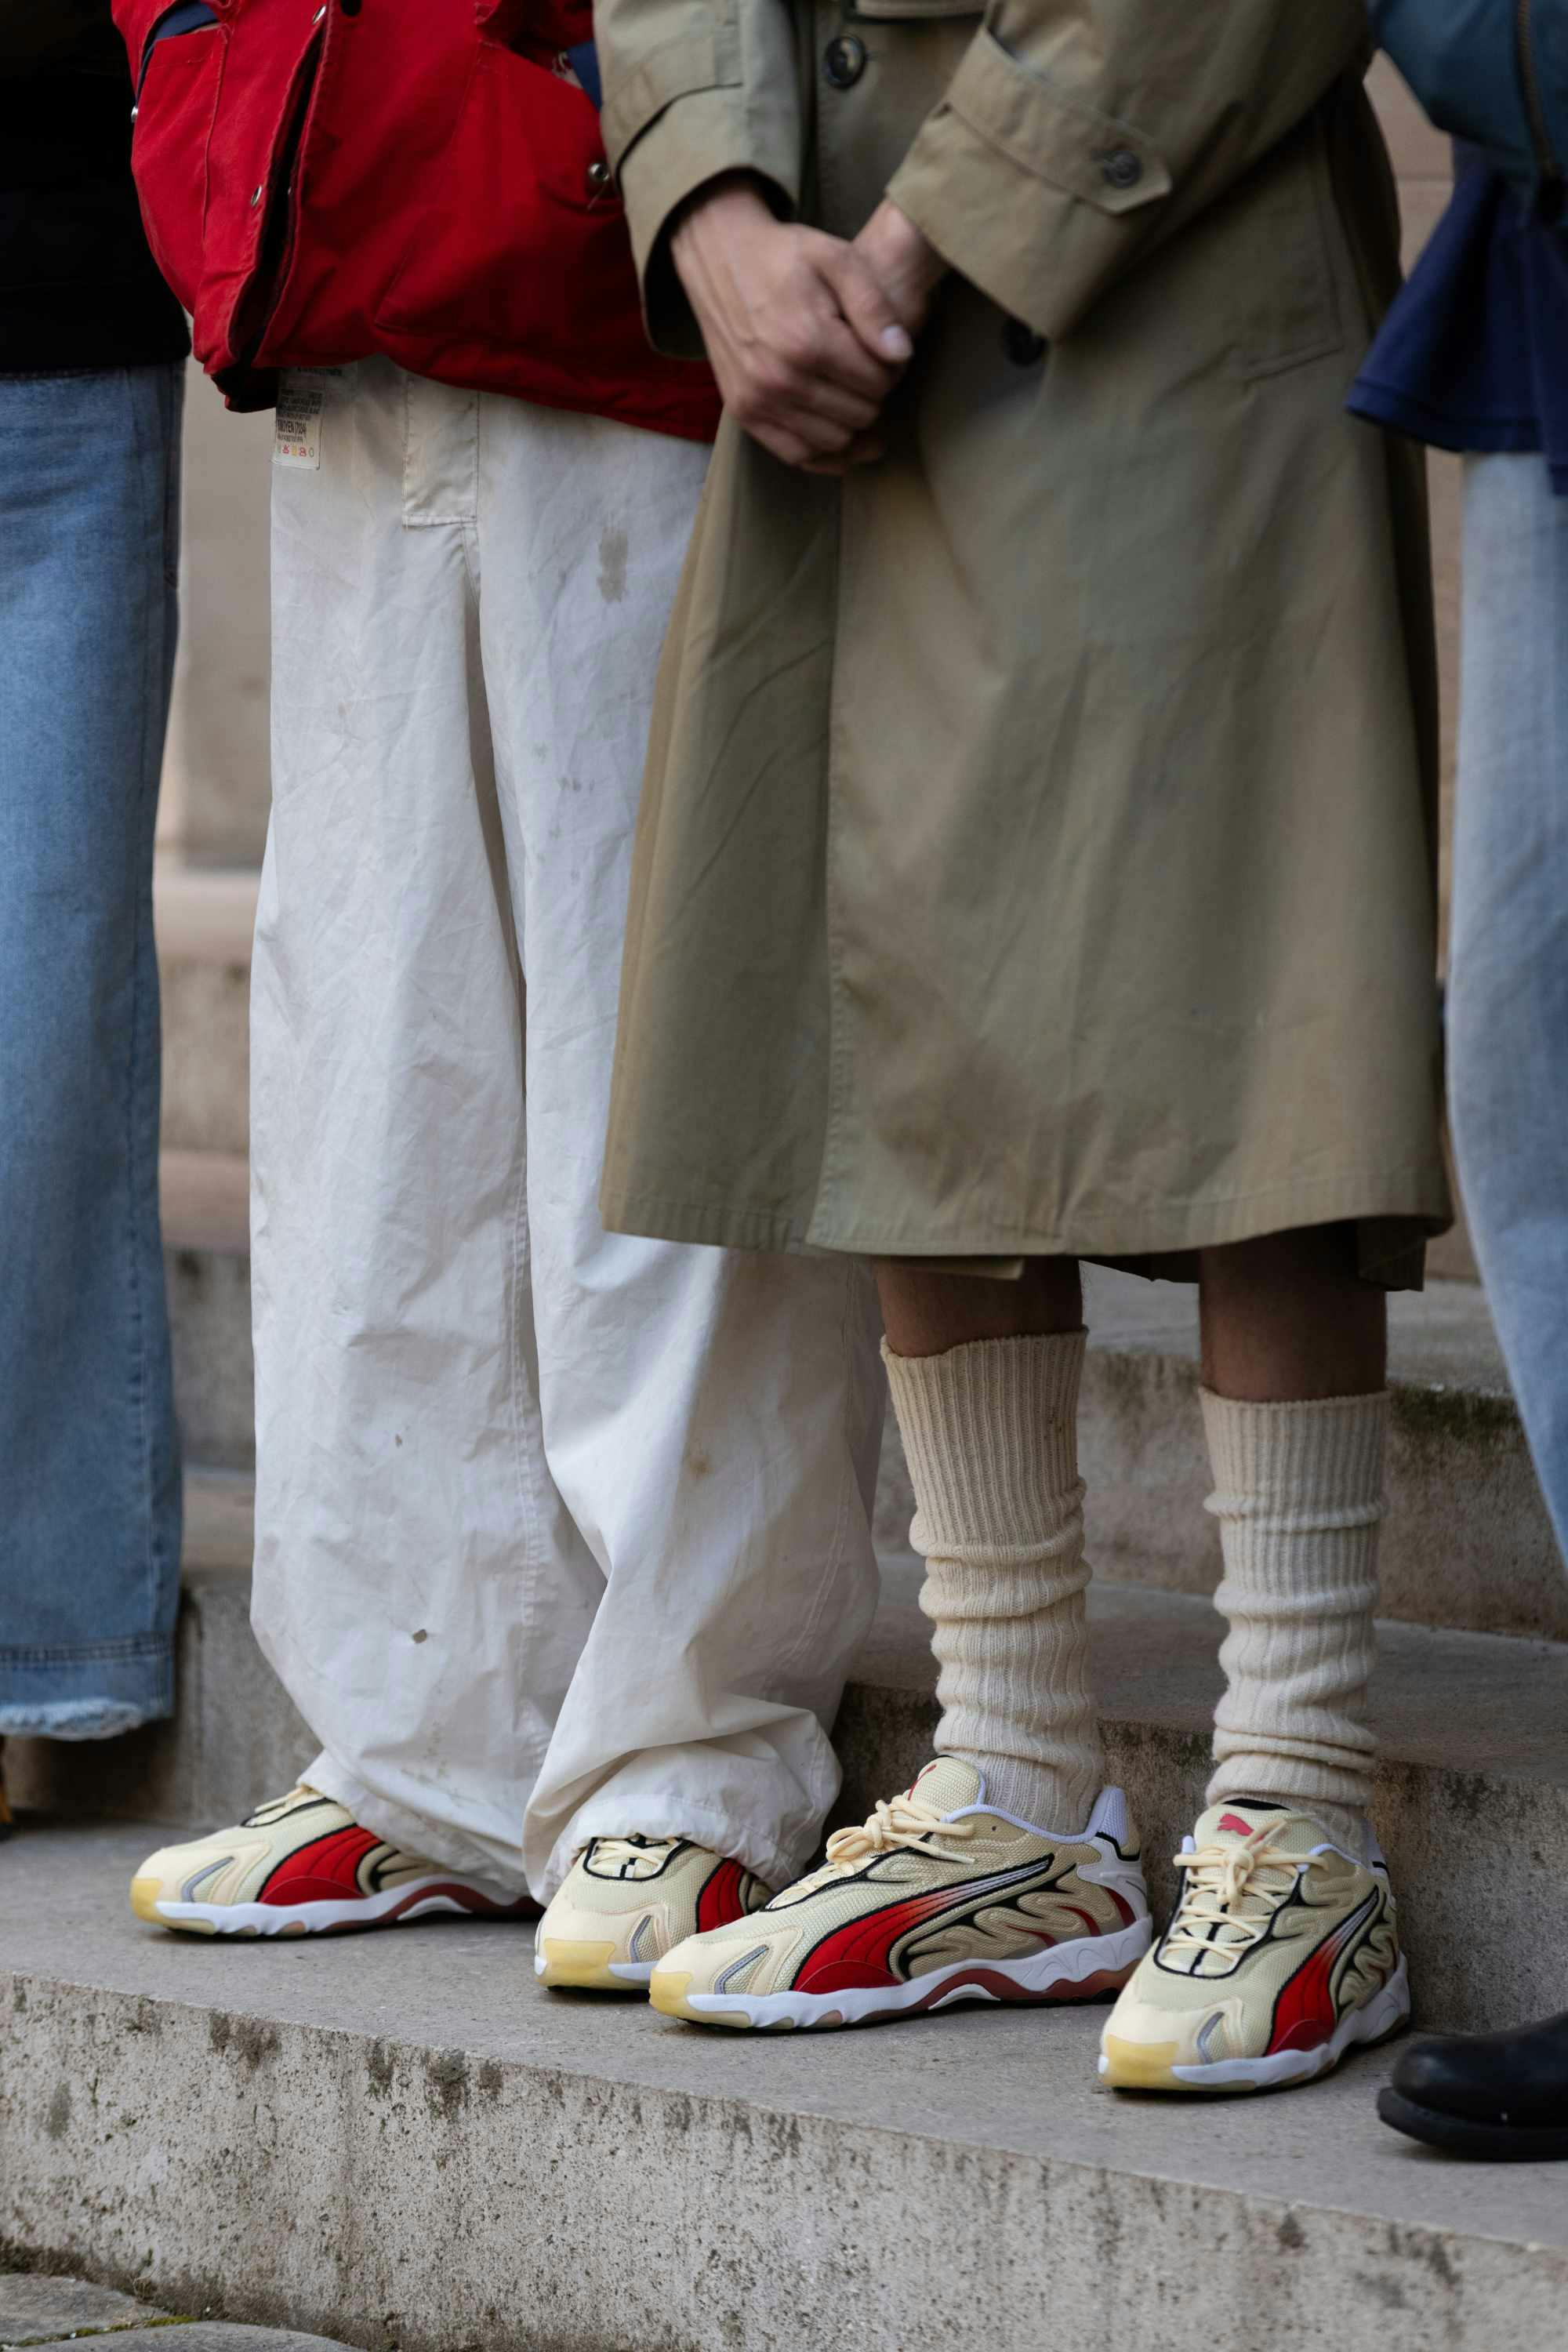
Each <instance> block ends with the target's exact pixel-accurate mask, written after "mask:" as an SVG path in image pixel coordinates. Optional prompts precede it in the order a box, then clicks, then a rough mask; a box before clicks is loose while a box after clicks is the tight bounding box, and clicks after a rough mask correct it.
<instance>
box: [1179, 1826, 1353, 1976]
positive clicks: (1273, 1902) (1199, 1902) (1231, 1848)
mask: <svg viewBox="0 0 1568 2352" xmlns="http://www.w3.org/2000/svg"><path fill="white" fill-rule="evenodd" d="M1172 1860H1173V1863H1174V1864H1175V1866H1176V1868H1177V1869H1178V1870H1179V1871H1181V1872H1182V1873H1183V1874H1184V1884H1183V1886H1182V1894H1181V1899H1180V1901H1179V1902H1178V1904H1177V1906H1176V1916H1175V1917H1174V1918H1173V1920H1172V1922H1171V1925H1170V1927H1169V1929H1168V1931H1167V1933H1166V1937H1165V1948H1166V1950H1167V1952H1169V1953H1171V1954H1172V1955H1173V1956H1174V1955H1178V1954H1182V1953H1184V1952H1186V1951H1188V1950H1189V1949H1191V1950H1192V1951H1194V1952H1212V1951H1214V1950H1215V1948H1216V1947H1217V1948H1222V1949H1225V1950H1228V1951H1237V1950H1241V1949H1244V1948H1246V1947H1247V1946H1248V1945H1251V1944H1256V1943H1258V1941H1259V1939H1260V1938H1261V1937H1263V1936H1265V1935H1266V1934H1267V1933H1268V1923H1269V1921H1270V1920H1271V1919H1272V1918H1273V1916H1274V1914H1275V1913H1276V1911H1278V1910H1279V1906H1280V1905H1281V1903H1283V1902H1284V1901H1285V1898H1286V1897H1287V1895H1289V1893H1290V1890H1291V1888H1292V1887H1293V1886H1294V1885H1295V1884H1296V1877H1297V1874H1298V1872H1300V1871H1302V1870H1310V1869H1313V1868H1315V1867H1316V1866H1317V1865H1318V1861H1319V1857H1318V1856H1317V1855H1316V1854H1300V1853H1285V1852H1284V1851H1283V1850H1282V1849H1281V1848H1280V1847H1279V1846H1276V1845H1273V1844H1271V1843H1270V1842H1269V1832H1268V1827H1267V1825H1266V1826H1264V1827H1263V1828H1261V1829H1257V1830H1255V1831H1254V1832H1253V1833H1252V1835H1251V1837H1250V1838H1248V1839H1247V1842H1246V1843H1245V1844H1237V1845H1203V1846H1199V1847H1197V1848H1196V1849H1195V1850H1194V1852H1193V1853H1178V1854H1173V1856H1172Z"/></svg>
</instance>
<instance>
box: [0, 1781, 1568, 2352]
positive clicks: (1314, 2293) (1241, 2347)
mask: <svg viewBox="0 0 1568 2352" xmlns="http://www.w3.org/2000/svg"><path fill="white" fill-rule="evenodd" d="M148 1834H149V1833H148V1832H146V1831H142V1830H138V1829H136V1828H133V1827H123V1826H122V1827H118V1828H102V1827H100V1828H87V1827H83V1828H77V1829H54V1830H49V1831H38V1830H36V1829H28V1828H24V1830H23V1832H22V1833H21V1834H20V1835H19V1836H18V1837H17V1838H16V1840H15V1841H14V1842H13V1843H12V1845H11V1846H10V1848H9V1849H8V1850H7V1854H6V1858H5V1864H4V1870H5V1880H6V1887H7V1894H8V1896H9V1897H10V1899H9V1900H8V1901H7V1903H6V1904H5V1909H4V1912H3V1914H0V2043H3V2046H4V2065H3V2069H0V2182H3V2183H4V2187H3V2189H0V2200H3V2203H0V2216H3V2219H0V2236H3V2237H4V2239H5V2241H6V2242H8V2244H9V2245H10V2247H12V2248H13V2249H22V2250H29V2249H36V2250H38V2252H39V2254H40V2256H43V2255H44V2254H45V2253H46V2252H47V2260H48V2262H49V2263H50V2265H51V2267H54V2268H58V2269H67V2268H68V2269H70V2270H73V2271H76V2272H79V2273H87V2274H88V2275H89V2276H91V2277H93V2278H94V2279H97V2280H99V2281H100V2282H102V2283H104V2284H109V2285H112V2286H117V2287H127V2286H131V2285H135V2286H136V2287H137V2289H138V2290H139V2291H140V2293H141V2294H143V2295H148V2296H153V2297H155V2298H156V2299H157V2300H158V2301H159V2302H161V2303H163V2305H167V2306H169V2307H172V2308H174V2309H176V2310H180V2309H184V2310H192V2309H202V2308H210V2309H211V2310H212V2311H213V2312H214V2313H215V2314H217V2315H222V2316H224V2317H226V2318H229V2319H232V2320H236V2321H242V2322H243V2321H254V2322H260V2323H270V2324H273V2325H279V2324H282V2325H287V2326H291V2327H294V2328H300V2329H305V2330H308V2331H312V2332H314V2333H317V2334H320V2335H322V2336H328V2337H335V2338H338V2339H341V2340H342V2341H343V2342H346V2343H352V2344H354V2345H359V2346H363V2347H394V2346H395V2347H402V2352H478V2347H484V2352H737V2347H741V2352H843V2347H844V2346H845V2345H846V2344H847V2343H851V2342H852V2343H854V2344H857V2345H860V2346H864V2347H867V2352H951V2347H955V2346H978V2345H983V2344H1007V2345H1016V2346H1019V2347H1044V2346H1045V2345H1046V2344H1047V2343H1049V2344H1052V2345H1056V2344H1081V2345H1085V2346H1088V2347H1093V2352H1257V2347H1258V2346H1259V2345H1260V2344H1263V2343H1268V2344H1270V2345H1279V2346H1281V2347H1289V2348H1290V2352H1295V2347H1307V2346H1328V2345H1332V2346H1335V2347H1340V2352H1431V2347H1435V2346H1441V2347H1444V2352H1499V2347H1501V2346H1504V2345H1507V2344H1520V2345H1530V2346H1540V2347H1543V2348H1544V2347H1555V2346H1560V2345H1561V2344H1562V2343H1563V2340H1564V2317H1563V2315H1564V2312H1565V2311H1568V2201H1565V2200H1564V2198H1563V2181H1562V2180H1561V2179H1559V2178H1558V2177H1557V2173H1556V2171H1555V2170H1554V2168H1552V2167H1549V2166H1542V2167H1539V2168H1537V2167H1507V2168H1505V2167H1494V2168H1488V2167H1483V2166H1474V2165H1468V2164H1459V2163H1454V2162H1450V2161H1448V2160H1447V2159H1444V2158H1436V2157H1433V2156H1431V2155H1429V2154H1428V2153H1426V2151H1422V2150H1419V2149H1416V2148H1415V2147H1413V2146H1412V2145H1411V2144H1410V2143H1408V2142H1405V2141H1404V2140H1401V2139H1399V2138H1397V2137H1395V2136H1394V2134H1393V2133H1390V2132H1387V2131H1385V2130H1384V2127H1383V2126H1381V2125H1380V2124H1379V2123H1378V2122H1377V2120H1376V2118H1375V2116H1374V2114H1373V2105H1372V2100H1373V2090H1374V2088H1375V2086H1376V2085H1377V2084H1378V2083H1379V2082H1380V2081H1381V2080H1382V2079H1384V2076H1385V2074H1386V2072H1387V2065H1388V2053H1377V2054H1374V2055H1371V2056H1365V2057H1362V2058H1359V2059H1357V2060H1356V2061H1355V2062H1353V2063H1351V2064H1348V2065H1347V2066H1346V2067H1345V2068H1344V2069H1343V2070H1342V2072H1341V2073H1340V2074H1338V2075H1337V2076H1335V2077H1334V2078H1332V2079H1331V2081H1329V2082H1327V2083H1324V2084H1318V2085H1315V2086H1312V2087H1310V2088H1309V2089H1307V2090H1304V2091H1302V2092H1300V2094H1298V2095H1294V2096H1292V2097H1290V2098H1289V2099H1280V2098H1278V2097H1275V2098H1263V2099H1254V2100H1237V2101H1216V2102H1214V2103H1211V2104H1204V2105H1187V2104H1185V2103H1183V2104H1180V2105H1176V2104H1171V2103H1166V2102H1162V2101H1159V2100H1153V2099H1147V2098H1145V2099H1127V2098H1118V2097H1117V2096H1115V2095H1113V2094H1110V2093H1108V2092H1105V2091H1102V2090H1101V2089H1100V2087H1099V2086H1098V2084H1097V2083H1096V2079H1095V2074H1094V2065H1093V2052H1094V2043H1095V2038H1096V2035H1097V2033H1098V2032H1099V2028H1100V2023H1101V2021H1102V2017H1103V2011H1099V2010H1096V2009H1088V2010H1083V2011H1072V2010H1063V2011H1008V2010H1000V2009H998V2010H991V2011H949V2012H947V2013H945V2014H942V2015H939V2016H937V2017H934V2018H932V2019H930V2020H926V2021H921V2023H920V2024H919V2025H918V2026H917V2025H913V2024H910V2025H904V2026H901V2027H898V2026H896V2027H893V2028H890V2029H888V2030H884V2031H882V2032H859V2033H849V2034H840V2035H837V2036H834V2037H833V2038H831V2039H827V2038H826V2037H818V2036H809V2035H805V2034H787V2035H774V2036H767V2037H763V2036H752V2035H739V2034H720V2033H712V2034H707V2033H703V2032H700V2031H698V2030H694V2029H692V2028H689V2027H686V2026H682V2025H679V2024H675V2023H673V2022H670V2021H667V2020H665V2019H662V2018H660V2017H659V2016H658V2014H657V2013H656V2012H655V2011H653V2010H651V2009H650V2008H648V2007H647V2005H646V2004H643V2003H640V2002H637V2001H627V2002H624V2003H622V2002H605V2001H604V2000H596V1999H595V1998H594V1997H592V1996H572V1995H561V1994H551V1993H547V1992H544V1991H542V1990H541V1989H540V1988H539V1986H538V1985H537V1984H536V1982H535V1980H534V1978H533V1975H532V1971H531V1966H530V1946H531V1938H530V1935H529V1931H528V1929H527V1928H526V1927H522V1928H518V1927H476V1926H470V1925H467V1924H458V1923H454V1922H442V1923H431V1924H429V1925H427V1926H423V1927H417V1928H416V1929H413V1930H411V1931H403V1932H399V1933H398V1934H396V1935H389V1936H370V1937H354V1938H352V1939H351V1938H343V1939H341V1940H339V1939H323V1940H314V1941H310V1942H296V1943H292V1944H270V1943H269V1944H249V1945H224V1944H214V1943H200V1944H198V1943H194V1942H184V1941H182V1940H181V1939H180V1938H177V1937H171V1936H164V1935H161V1934H160V1933H158V1932H157V1931H156V1930H149V1929H144V1928H142V1927H138V1926H137V1925H136V1924H135V1923H134V1922H133V1921H132V1918H131V1916H130V1914H129V1912H128V1911H127V1909H126V1908H125V1905H124V1892H123V1890H124V1885H125V1882H126V1879H127V1877H128V1876H129V1874H130V1873H131V1871H132V1868H133V1867H134V1864H135V1863H136V1861H137V1860H138V1858H139V1856H140V1854H141V1852H142V1849H143V1846H144V1844H145V1843H146V1840H147V1837H148Z"/></svg>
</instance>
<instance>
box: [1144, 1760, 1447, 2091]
mask: <svg viewBox="0 0 1568 2352" xmlns="http://www.w3.org/2000/svg"><path fill="white" fill-rule="evenodd" d="M1176 1867H1177V1869H1178V1870H1179V1871H1180V1872H1181V1873H1182V1879H1183V1884H1182V1891H1181V1896H1180V1899H1179V1901H1178V1903H1177V1906H1176V1912H1175V1916H1174V1917H1173V1919H1172V1921H1171V1924H1170V1926H1169V1927H1167V1928H1166V1930H1165V1933H1164V1934H1163V1936H1162V1937H1161V1938H1160V1941H1159V1942H1158V1944H1156V1946H1155V1947H1154V1949H1153V1950H1152V1952H1151V1953H1150V1955H1149V1957H1148V1958H1147V1959H1146V1960H1145V1961H1144V1962H1143V1964H1142V1967H1141V1968H1140V1969H1139V1970H1138V1973H1137V1975H1136V1976H1135V1977H1134V1978H1133V1979H1132V1981H1131V1984H1130V1985H1129V1986H1128V1987H1127V1990H1126V1991H1125V1992H1124V1993H1123V1994H1122V1996H1121V2000H1119V2001H1118V2002H1117V2004H1116V2007H1115V2008H1114V2009H1113V2010H1112V2011H1111V2013H1110V2019H1109V2021H1107V2024H1106V2028H1105V2032H1104V2033H1103V2035H1102V2036H1101V2039H1100V2076H1101V2079H1102V2080H1103V2081H1104V2082H1106V2083H1109V2084H1110V2085H1111V2087H1112V2088H1113V2089H1115V2090H1119V2091H1273V2090H1283V2089H1287V2088H1289V2085H1290V2084H1294V2083H1305V2082H1309V2081H1310V2080H1311V2079H1312V2077H1313V2076H1314V2075H1318V2074H1327V2073H1328V2072H1329V2070H1330V2068H1331V2067H1332V2066H1337V2065H1338V2064H1339V2062H1340V2060H1341V2059H1342V2057H1343V2056H1344V2054H1345V2053H1346V2051H1347V2050H1349V2049H1351V2048H1352V2046H1353V2045H1354V2044H1356V2043H1357V2042H1365V2043H1370V2042H1382V2041H1384V2040H1385V2039H1386V2038H1387V2037H1388V2035H1390V2034H1392V2033H1397V2032H1399V2031H1400V2030H1401V2028H1402V2027H1403V2026H1404V2025H1405V2023H1406V2022H1407V2021H1408V2019H1409V2015H1410V1993H1409V1989H1408V1985H1407V1982H1406V1978H1405V1962H1404V1959H1403V1958H1402V1957H1401V1954H1400V1949H1399V1929H1398V1924H1397V1921H1396V1919H1395V1916H1394V1896H1393V1894H1392V1892H1391V1891H1390V1888H1389V1884H1388V1866H1387V1864H1386V1863H1385V1862H1384V1859H1383V1856H1382V1854H1381V1853H1378V1852H1377V1851H1376V1849H1375V1847H1374V1848H1373V1853H1372V1855H1371V1857H1370V1858H1369V1859H1368V1860H1365V1861H1362V1860H1360V1859H1358V1858H1357V1857H1356V1856H1354V1855H1352V1854H1349V1853H1343V1852H1342V1850H1341V1848H1340V1847H1338V1846H1337V1845H1335V1844H1334V1843H1333V1841H1332V1839H1331V1837H1330V1835H1329V1833H1328V1832H1327V1831H1326V1830H1325V1829H1324V1828H1323V1827H1322V1826H1321V1823H1320V1822H1315V1821H1313V1820H1312V1818H1311V1816H1310V1814H1309V1813H1304V1812H1294V1811H1289V1809H1288V1808H1287V1807H1285V1806H1283V1805H1276V1804H1264V1803H1262V1802H1260V1801H1258V1800H1257V1799H1256V1798H1245V1797H1232V1798H1229V1799H1227V1800H1226V1801H1224V1802H1223V1803H1221V1804H1217V1805H1211V1806H1210V1808H1209V1810H1208V1811H1207V1812H1206V1813H1205V1814H1204V1815H1203V1817H1202V1819H1201V1820H1200V1821H1199V1822H1198V1825H1197V1829H1196V1832H1195V1833H1194V1835H1193V1836H1192V1837H1189V1838H1187V1839H1186V1840H1184V1843H1183V1847H1182V1851H1181V1853H1179V1854H1178V1855H1177V1856H1176Z"/></svg>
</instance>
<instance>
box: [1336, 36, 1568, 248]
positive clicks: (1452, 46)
mask: <svg viewBox="0 0 1568 2352" xmlns="http://www.w3.org/2000/svg"><path fill="white" fill-rule="evenodd" d="M1370 14H1371V16H1372V23H1373V32H1374V33H1375V34H1376V36H1377V38H1378V40H1379V42H1380V43H1381V45H1382V47H1384V48H1385V49H1386V50H1387V51H1388V54H1389V56H1390V57H1391V58H1393V59H1394V64H1395V65H1396V66H1397V67H1398V68H1399V70H1400V72H1401V73H1402V74H1403V75H1404V76H1405V80H1406V81H1407V82H1408V83H1409V84H1410V87H1411V89H1413V90H1414V91H1415V95H1416V97H1417V98H1418V99H1419V100H1421V103H1422V105H1423V106H1424V107H1425V108H1426V111H1427V113H1428V114H1429V115H1430V116H1431V118H1432V120H1433V121H1434V122H1435V123H1436V125H1437V128H1438V129H1439V130H1440V131H1452V132H1453V134H1454V136H1455V137H1456V138H1457V139H1467V140H1469V141H1471V142H1473V143H1474V144H1475V145H1476V146H1478V147H1484V148H1485V149H1486V150H1487V152H1488V155H1489V159H1490V161H1491V162H1492V163H1493V164H1495V165H1496V167H1497V169H1498V170H1499V171H1500V172H1503V173H1506V174H1507V175H1508V177H1509V178H1510V180H1512V181H1513V182H1514V184H1516V186H1518V187H1520V188H1521V190H1524V191H1526V192H1527V193H1528V194H1530V195H1531V196H1532V197H1533V198H1534V199H1535V200H1536V201H1537V202H1538V203H1543V204H1544V205H1545V207H1546V208H1547V209H1548V210H1549V211H1551V212H1552V214H1553V215H1554V214H1555V212H1556V210H1557V209H1558V207H1559V206H1560V205H1561V202H1562V188H1563V170H1564V167H1565V165H1568V0H1371V9H1370Z"/></svg>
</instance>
